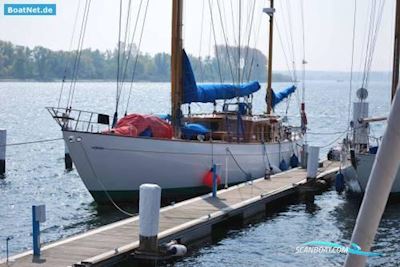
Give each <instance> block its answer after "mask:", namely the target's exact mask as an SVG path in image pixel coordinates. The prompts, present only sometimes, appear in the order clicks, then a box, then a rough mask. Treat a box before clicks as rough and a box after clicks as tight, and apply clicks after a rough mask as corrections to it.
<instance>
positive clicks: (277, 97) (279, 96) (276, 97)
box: [272, 85, 297, 107]
mask: <svg viewBox="0 0 400 267" xmlns="http://www.w3.org/2000/svg"><path fill="white" fill-rule="evenodd" d="M296 89H297V88H296V86H294V85H292V86H290V87H288V88H286V89H283V90H282V91H279V92H278V93H275V92H274V91H272V107H275V106H276V105H277V104H279V103H280V102H282V100H284V99H285V98H286V97H288V96H290V95H291V94H293V93H294V92H295V91H296Z"/></svg>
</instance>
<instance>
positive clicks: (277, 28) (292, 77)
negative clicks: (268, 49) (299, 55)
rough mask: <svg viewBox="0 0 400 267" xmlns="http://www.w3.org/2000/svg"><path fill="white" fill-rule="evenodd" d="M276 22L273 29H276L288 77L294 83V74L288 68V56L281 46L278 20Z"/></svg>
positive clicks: (282, 45)
mask: <svg viewBox="0 0 400 267" xmlns="http://www.w3.org/2000/svg"><path fill="white" fill-rule="evenodd" d="M276 22H277V23H275V25H276V26H275V27H276V31H277V33H278V37H279V41H280V44H281V48H282V52H283V57H284V58H285V63H286V68H287V69H288V72H289V73H290V77H291V80H292V82H294V74H293V72H292V69H291V68H290V64H289V58H288V56H287V53H286V50H285V46H284V44H283V40H282V36H281V31H280V29H279V26H278V24H279V23H278V20H276Z"/></svg>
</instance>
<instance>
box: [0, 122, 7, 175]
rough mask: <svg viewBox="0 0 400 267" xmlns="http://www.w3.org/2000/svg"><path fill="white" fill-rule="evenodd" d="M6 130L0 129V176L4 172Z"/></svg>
mask: <svg viewBox="0 0 400 267" xmlns="http://www.w3.org/2000/svg"><path fill="white" fill-rule="evenodd" d="M6 143H7V130H1V129H0V177H1V176H3V175H4V174H5V173H6Z"/></svg>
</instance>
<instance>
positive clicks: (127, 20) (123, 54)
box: [120, 0, 132, 97]
mask: <svg viewBox="0 0 400 267" xmlns="http://www.w3.org/2000/svg"><path fill="white" fill-rule="evenodd" d="M131 6H132V0H129V2H128V13H127V15H126V22H125V32H124V44H123V50H122V65H124V61H127V59H126V48H127V43H126V41H129V38H128V37H129V36H128V35H129V25H130V24H131ZM124 70H125V69H124V68H123V69H122V77H120V78H121V79H120V83H121V86H120V88H121V91H122V89H123V82H124V79H125V72H124ZM121 80H122V81H121ZM120 94H121V93H120ZM120 97H121V96H120Z"/></svg>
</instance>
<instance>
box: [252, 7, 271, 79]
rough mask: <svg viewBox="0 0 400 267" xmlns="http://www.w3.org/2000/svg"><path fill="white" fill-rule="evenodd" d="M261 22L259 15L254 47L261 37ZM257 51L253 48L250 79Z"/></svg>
mask: <svg viewBox="0 0 400 267" xmlns="http://www.w3.org/2000/svg"><path fill="white" fill-rule="evenodd" d="M267 1H268V0H266V1H265V5H266V3H267ZM261 22H262V16H259V17H258V28H257V31H256V32H257V34H256V37H255V39H254V47H256V45H257V43H258V40H259V37H260V30H261ZM255 53H256V51H255V50H253V53H252V55H251V62H250V68H249V72H248V75H247V80H250V78H251V73H252V71H253V66H254V58H255Z"/></svg>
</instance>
